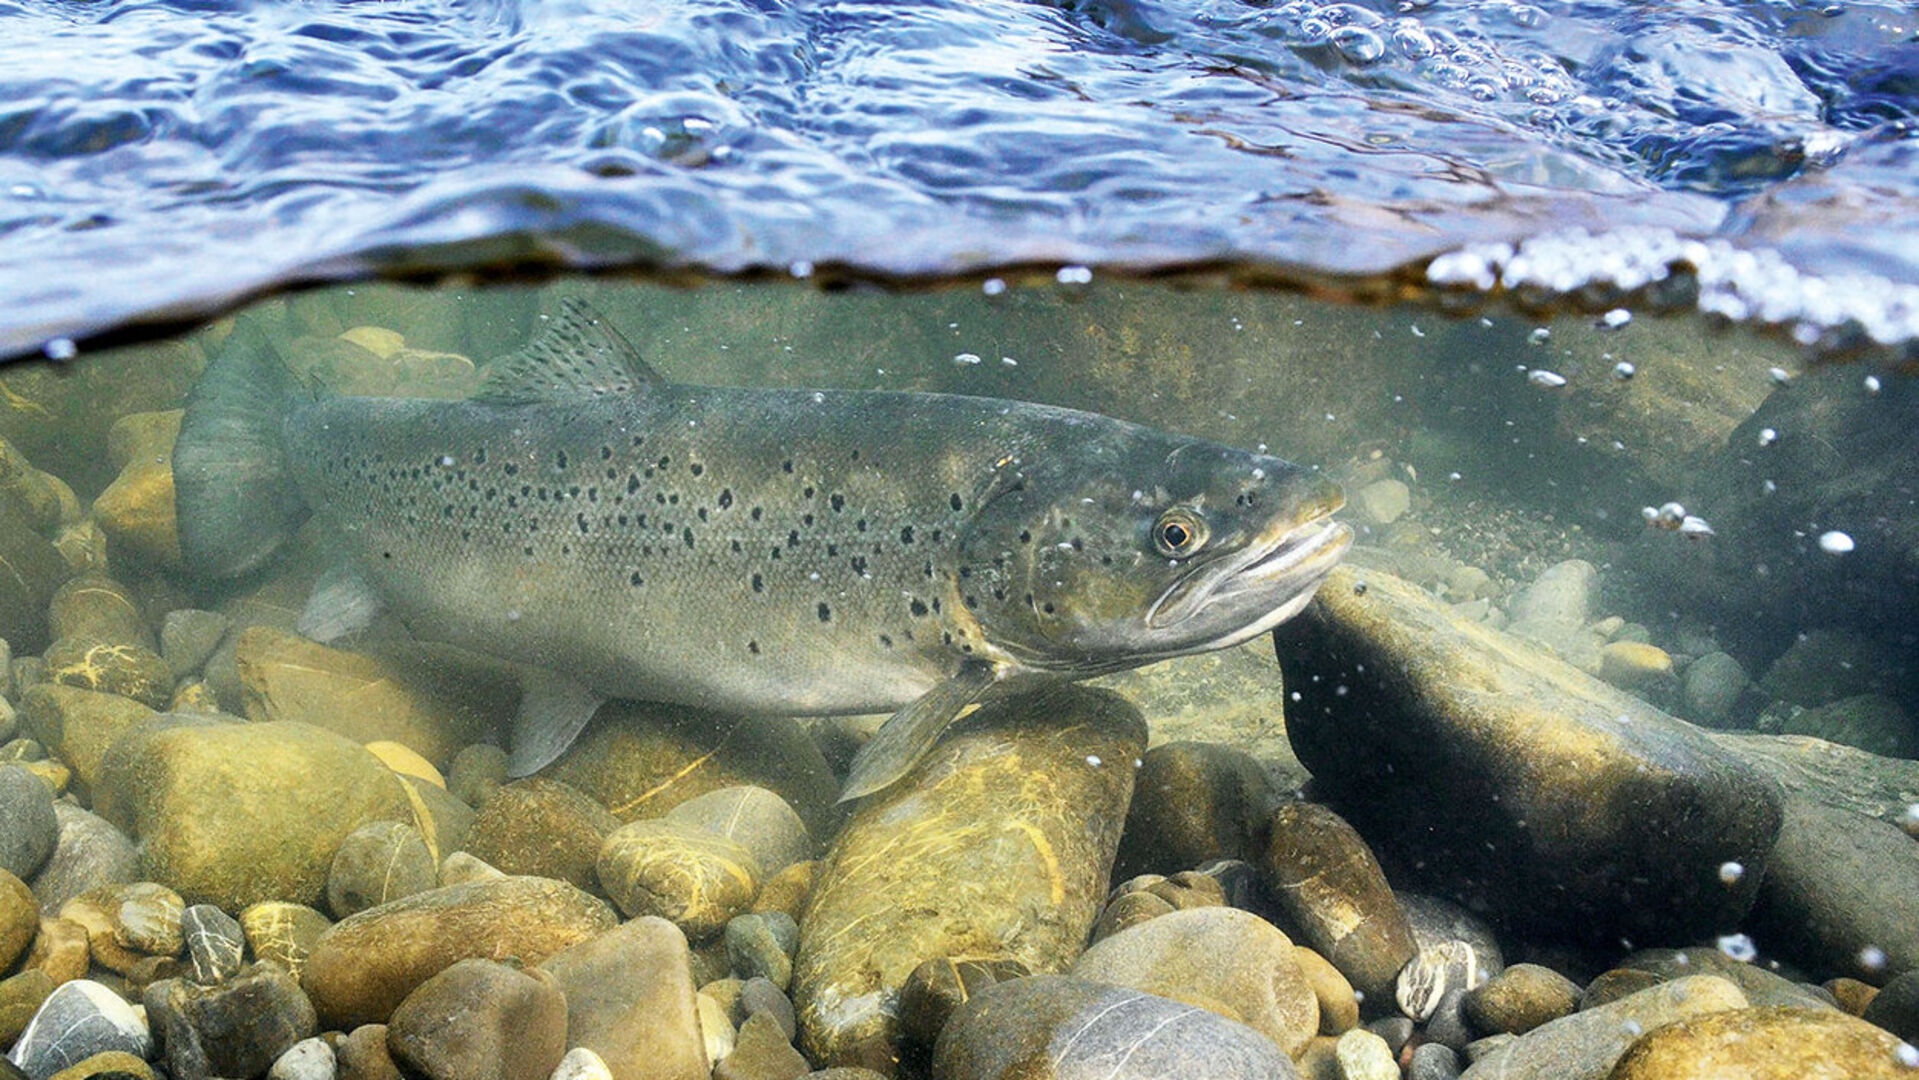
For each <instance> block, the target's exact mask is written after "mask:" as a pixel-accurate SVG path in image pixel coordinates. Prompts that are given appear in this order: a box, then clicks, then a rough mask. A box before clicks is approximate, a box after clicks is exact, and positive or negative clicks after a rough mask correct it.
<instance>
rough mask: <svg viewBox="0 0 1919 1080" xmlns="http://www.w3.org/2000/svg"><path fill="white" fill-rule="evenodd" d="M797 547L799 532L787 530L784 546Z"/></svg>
mask: <svg viewBox="0 0 1919 1080" xmlns="http://www.w3.org/2000/svg"><path fill="white" fill-rule="evenodd" d="M799 545H800V531H799V530H798V529H791V530H789V531H788V532H787V534H786V546H787V547H798V546H799Z"/></svg>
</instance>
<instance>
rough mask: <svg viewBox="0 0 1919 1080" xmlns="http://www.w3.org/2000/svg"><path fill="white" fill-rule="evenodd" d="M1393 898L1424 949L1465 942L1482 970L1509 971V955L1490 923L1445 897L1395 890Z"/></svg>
mask: <svg viewBox="0 0 1919 1080" xmlns="http://www.w3.org/2000/svg"><path fill="white" fill-rule="evenodd" d="M1393 895H1394V896H1396V897H1398V898H1399V909H1400V910H1401V911H1404V912H1405V913H1406V922H1407V924H1408V925H1410V926H1411V927H1412V928H1413V941H1414V943H1416V944H1417V945H1418V946H1419V947H1420V948H1422V949H1427V948H1431V947H1433V946H1435V945H1439V944H1441V943H1443V942H1448V941H1463V942H1465V943H1466V944H1468V945H1471V946H1472V947H1473V952H1474V953H1475V954H1476V956H1477V959H1478V961H1479V966H1480V967H1481V968H1482V969H1484V970H1485V971H1486V972H1487V973H1488V974H1489V975H1490V974H1497V973H1498V972H1499V971H1500V970H1502V969H1503V968H1505V966H1506V954H1505V952H1504V950H1502V949H1501V948H1500V947H1499V938H1498V937H1497V936H1496V935H1495V934H1494V933H1493V928H1492V927H1490V926H1488V925H1486V920H1484V919H1482V918H1480V917H1479V916H1477V915H1474V914H1473V913H1472V912H1470V911H1467V910H1466V909H1465V908H1463V907H1461V906H1460V905H1458V904H1455V903H1453V902H1452V901H1451V900H1448V899H1446V898H1445V897H1443V896H1434V895H1432V894H1430V893H1416V892H1408V891H1406V890H1404V889H1395V890H1393Z"/></svg>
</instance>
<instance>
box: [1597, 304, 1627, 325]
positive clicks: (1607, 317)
mask: <svg viewBox="0 0 1919 1080" xmlns="http://www.w3.org/2000/svg"><path fill="white" fill-rule="evenodd" d="M1630 322H1632V312H1630V311H1627V310H1626V309H1625V308H1622V307H1616V308H1614V309H1612V310H1611V311H1608V312H1606V313H1605V314H1604V315H1601V316H1600V317H1599V328H1600V329H1601V330H1617V329H1619V328H1620V327H1623V326H1625V325H1627V324H1628V323H1630Z"/></svg>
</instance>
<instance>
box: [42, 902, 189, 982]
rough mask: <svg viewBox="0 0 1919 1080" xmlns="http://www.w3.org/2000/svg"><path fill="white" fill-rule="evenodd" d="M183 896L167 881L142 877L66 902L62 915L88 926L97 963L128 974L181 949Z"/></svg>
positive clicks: (89, 938)
mask: <svg viewBox="0 0 1919 1080" xmlns="http://www.w3.org/2000/svg"><path fill="white" fill-rule="evenodd" d="M184 909H185V904H184V903H182V901H181V899H180V895H179V894H178V893H176V892H174V891H173V890H172V889H169V888H167V887H166V886H164V885H159V884H156V883H154V882H151V881H136V882H132V883H129V884H125V885H104V886H102V887H100V888H98V889H95V890H93V891H91V892H86V893H82V894H80V895H79V896H76V897H74V898H73V899H71V900H69V901H67V902H66V903H65V904H63V905H61V907H60V918H62V919H65V920H68V921H70V922H74V923H78V924H79V925H81V926H83V927H85V928H86V931H87V951H88V953H89V955H91V956H92V958H93V962H94V963H95V964H97V965H99V966H101V967H104V968H107V969H108V970H110V971H115V972H118V973H119V974H122V975H125V974H127V973H128V972H130V971H132V970H133V968H134V966H135V965H136V964H138V963H139V962H140V961H141V960H143V959H145V958H146V957H149V956H175V955H178V953H179V952H180V948H181V944H182V939H181V935H180V915H181V912H182V911H183V910H184Z"/></svg>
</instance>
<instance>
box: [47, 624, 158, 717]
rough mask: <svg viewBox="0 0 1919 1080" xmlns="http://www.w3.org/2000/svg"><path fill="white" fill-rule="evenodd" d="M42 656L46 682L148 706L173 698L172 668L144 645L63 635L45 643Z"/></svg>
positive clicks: (155, 707) (154, 705)
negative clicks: (52, 641) (121, 698)
mask: <svg viewBox="0 0 1919 1080" xmlns="http://www.w3.org/2000/svg"><path fill="white" fill-rule="evenodd" d="M44 659H45V660H46V662H47V680H48V681H49V682H54V683H58V684H60V685H62V686H72V687H77V688H79V689H81V690H98V691H100V692H102V693H107V694H119V695H120V696H121V697H129V698H132V699H133V700H135V701H137V702H139V703H140V704H142V705H145V706H147V707H148V708H152V709H164V708H166V707H167V705H168V703H170V702H171V701H172V700H173V669H172V668H170V667H168V666H167V662H166V661H165V660H163V659H161V658H160V654H159V653H157V652H154V651H153V650H152V649H149V648H145V647H144V646H140V645H114V644H110V643H108V642H105V641H101V640H100V639H99V638H92V637H67V638H61V639H60V640H58V641H56V642H54V643H53V644H52V645H49V646H48V647H47V651H46V656H45V658H44Z"/></svg>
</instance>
